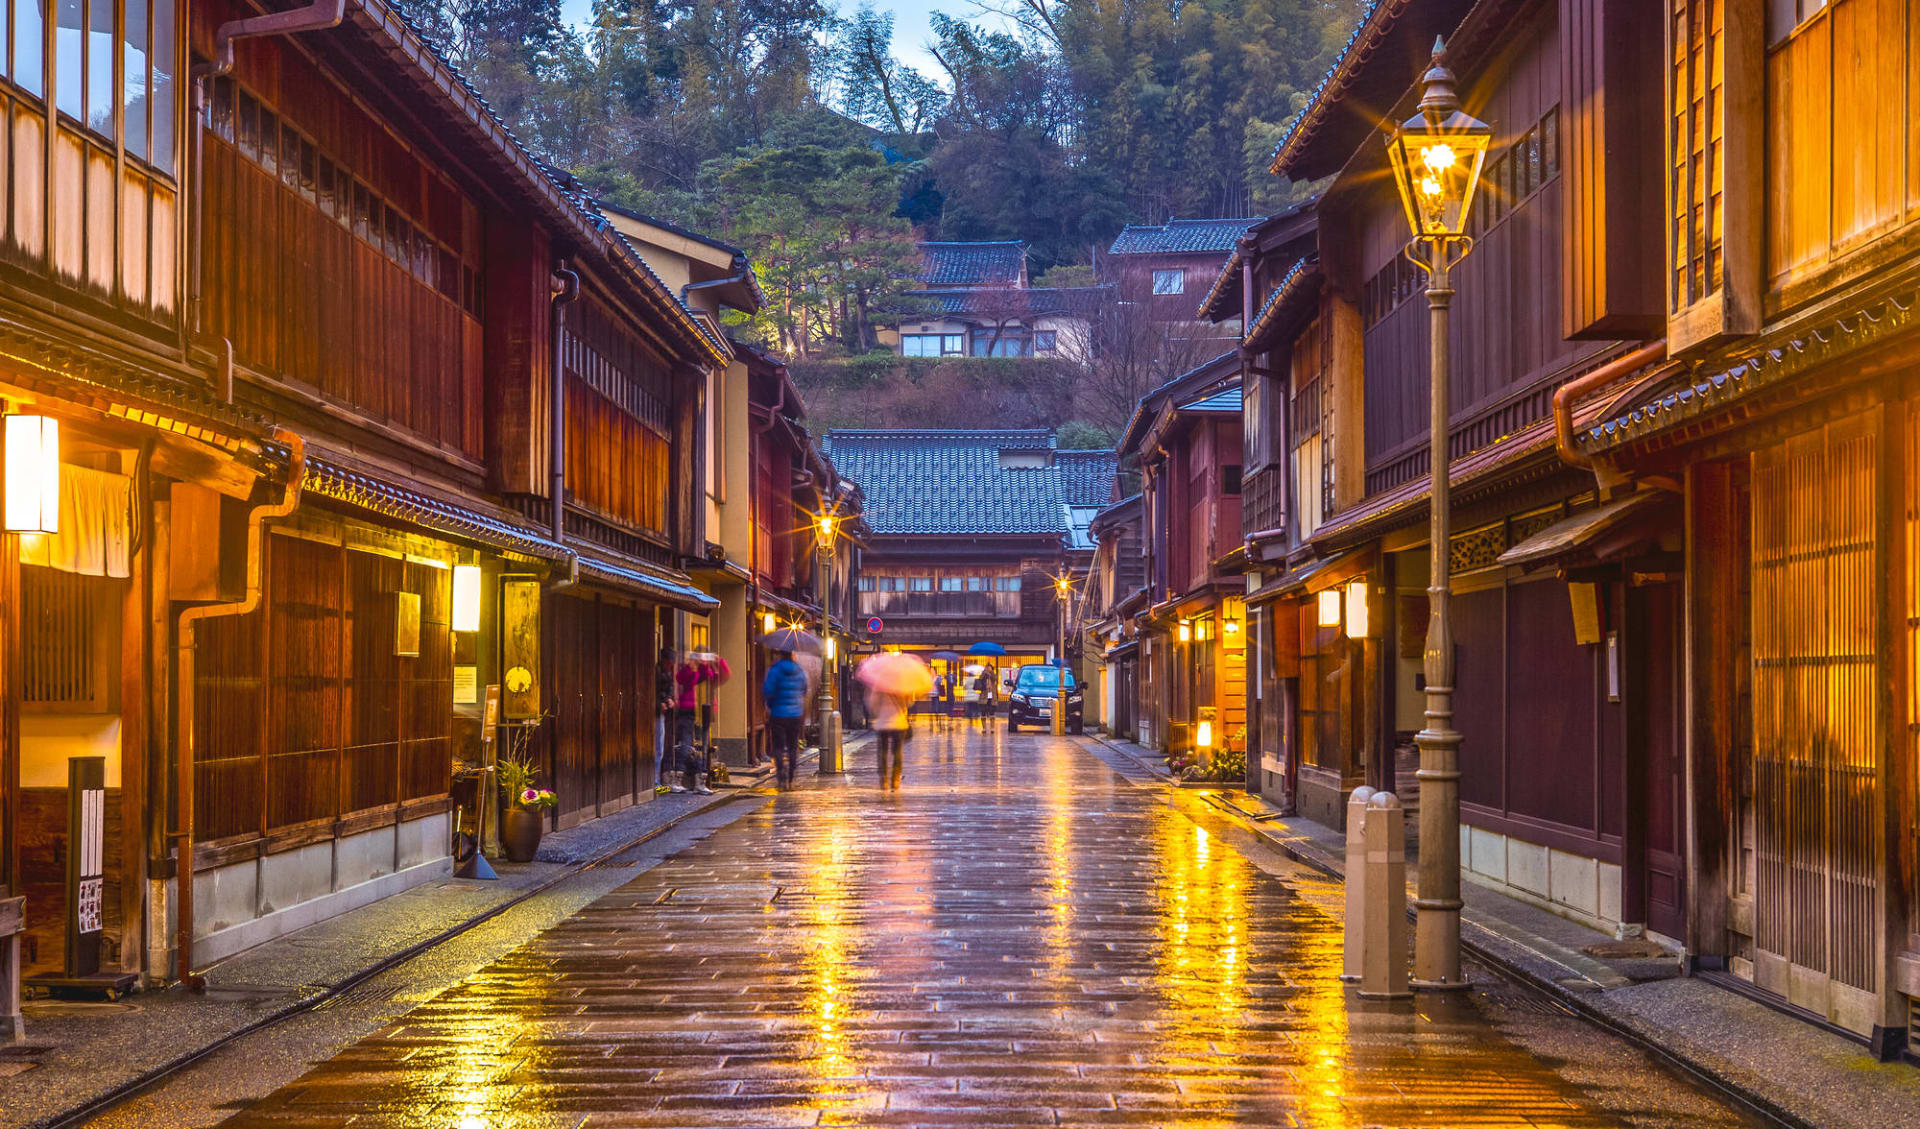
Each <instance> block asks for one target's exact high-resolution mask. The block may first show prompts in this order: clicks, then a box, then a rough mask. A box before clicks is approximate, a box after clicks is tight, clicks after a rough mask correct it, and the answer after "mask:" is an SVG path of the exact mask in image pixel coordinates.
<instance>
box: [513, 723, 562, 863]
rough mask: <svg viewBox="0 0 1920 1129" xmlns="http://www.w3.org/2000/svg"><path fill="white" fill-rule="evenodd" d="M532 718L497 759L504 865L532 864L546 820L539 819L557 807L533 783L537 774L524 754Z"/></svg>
mask: <svg viewBox="0 0 1920 1129" xmlns="http://www.w3.org/2000/svg"><path fill="white" fill-rule="evenodd" d="M539 724H540V719H538V718H536V719H534V720H533V721H532V722H529V723H527V724H525V725H522V726H521V727H520V728H519V729H518V730H517V731H516V732H515V733H514V735H513V744H512V747H511V748H510V749H509V750H508V751H507V755H506V756H504V757H502V758H501V759H500V769H499V771H500V796H501V799H502V800H503V801H505V804H506V812H505V814H504V816H503V817H502V818H501V820H500V845H501V846H503V847H504V848H506V852H507V861H508V862H532V861H533V856H534V855H535V854H537V853H539V850H540V834H541V832H542V831H543V830H544V828H545V824H546V820H545V819H544V817H543V816H542V815H541V813H542V812H543V811H545V810H546V809H548V808H550V807H553V806H554V804H555V803H557V802H558V801H557V799H556V797H555V796H554V794H553V793H552V792H550V791H548V790H547V789H545V788H541V787H539V786H537V785H536V784H535V783H534V778H535V777H536V776H537V775H538V771H537V770H536V769H535V768H534V767H533V761H532V758H531V756H530V754H529V751H528V746H529V745H530V744H531V742H532V736H533V730H534V728H535V727H536V726H538V725H539Z"/></svg>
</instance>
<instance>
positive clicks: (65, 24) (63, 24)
mask: <svg viewBox="0 0 1920 1129" xmlns="http://www.w3.org/2000/svg"><path fill="white" fill-rule="evenodd" d="M82 27H83V23H82V17H81V8H80V0H60V24H59V26H58V27H56V28H55V29H54V34H53V46H54V53H55V54H54V61H53V65H54V72H53V81H54V86H55V90H54V98H53V104H54V105H55V106H58V107H59V108H60V111H61V112H62V113H66V114H71V115H73V116H74V117H76V118H79V117H83V116H84V115H85V113H86V101H87V100H86V93H85V91H86V80H87V72H86V65H87V60H86V39H85V37H84V34H83V32H82Z"/></svg>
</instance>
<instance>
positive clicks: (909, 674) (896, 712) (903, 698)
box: [854, 651, 933, 788]
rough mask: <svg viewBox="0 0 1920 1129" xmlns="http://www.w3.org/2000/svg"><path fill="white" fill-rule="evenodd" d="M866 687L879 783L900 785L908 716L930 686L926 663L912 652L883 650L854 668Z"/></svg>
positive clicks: (931, 680) (930, 681)
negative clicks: (875, 737) (876, 736)
mask: <svg viewBox="0 0 1920 1129" xmlns="http://www.w3.org/2000/svg"><path fill="white" fill-rule="evenodd" d="M854 677H855V678H857V679H859V680H860V681H861V682H863V683H865V684H866V687H867V716H868V717H869V718H870V719H871V721H872V724H873V731H874V733H876V734H877V735H878V736H879V738H880V742H879V768H880V786H881V787H882V788H898V787H900V773H901V769H902V767H903V766H902V761H903V760H904V759H905V756H906V742H907V733H908V728H907V726H908V718H909V715H910V712H911V711H912V709H913V703H914V701H915V700H917V699H919V698H921V697H923V696H924V695H925V694H926V693H927V692H928V691H929V690H931V689H933V674H932V672H931V671H929V670H928V669H927V664H926V663H924V662H922V661H920V660H919V659H918V658H915V657H914V656H912V655H907V654H901V653H899V652H897V651H882V652H881V653H879V654H877V655H873V656H871V657H869V658H868V659H867V660H866V661H865V662H862V663H861V664H860V669H859V670H858V671H856V672H854Z"/></svg>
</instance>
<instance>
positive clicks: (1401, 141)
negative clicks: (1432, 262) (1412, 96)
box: [1387, 39, 1493, 239]
mask: <svg viewBox="0 0 1920 1129" xmlns="http://www.w3.org/2000/svg"><path fill="white" fill-rule="evenodd" d="M1443 50H1444V45H1443V44H1442V43H1441V42H1440V41H1439V40H1437V39H1436V40H1435V41H1434V44H1433V59H1432V61H1431V63H1430V64H1429V65H1428V69H1427V73H1426V75H1425V76H1424V77H1423V78H1422V79H1421V82H1423V83H1424V84H1425V87H1426V89H1425V93H1424V95H1423V96H1422V97H1421V99H1420V112H1419V113H1417V114H1415V115H1414V116H1412V117H1410V118H1408V119H1407V120H1406V121H1404V122H1402V123H1401V124H1400V128H1398V129H1396V130H1394V132H1393V136H1392V137H1390V138H1388V139H1387V160H1388V162H1389V163H1390V164H1392V166H1393V182H1394V184H1395V185H1396V186H1397V187H1398V188H1399V189H1400V203H1401V205H1402V206H1404V207H1405V208H1406V211H1407V224H1408V226H1409V227H1411V228H1412V229H1413V236H1414V238H1415V239H1451V238H1457V237H1459V236H1461V235H1463V234H1465V233H1466V230H1467V213H1468V212H1469V211H1471V210H1472V208H1473V194H1474V190H1475V189H1476V188H1478V187H1479V185H1480V168H1481V166H1482V165H1483V164H1484V163H1485V162H1486V159H1487V147H1488V146H1489V145H1490V144H1491V143H1492V142H1493V128H1492V127H1491V126H1489V125H1487V123H1485V122H1483V121H1480V120H1479V119H1477V118H1474V117H1472V116H1470V115H1468V114H1467V113H1465V112H1464V111H1462V110H1461V109H1460V97H1459V95H1458V94H1456V93H1455V92H1454V89H1453V84H1454V77H1453V72H1452V71H1450V70H1448V69H1447V68H1446V67H1444V66H1442V65H1441V63H1440V55H1441V52H1442V51H1443Z"/></svg>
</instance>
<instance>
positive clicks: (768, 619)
mask: <svg viewBox="0 0 1920 1129" xmlns="http://www.w3.org/2000/svg"><path fill="white" fill-rule="evenodd" d="M779 627H780V617H779V616H777V615H774V614H773V613H772V612H768V613H767V614H765V615H763V616H761V617H760V630H762V631H764V632H766V633H767V634H769V635H771V634H773V632H774V631H776V630H777V629H778V628H779Z"/></svg>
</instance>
